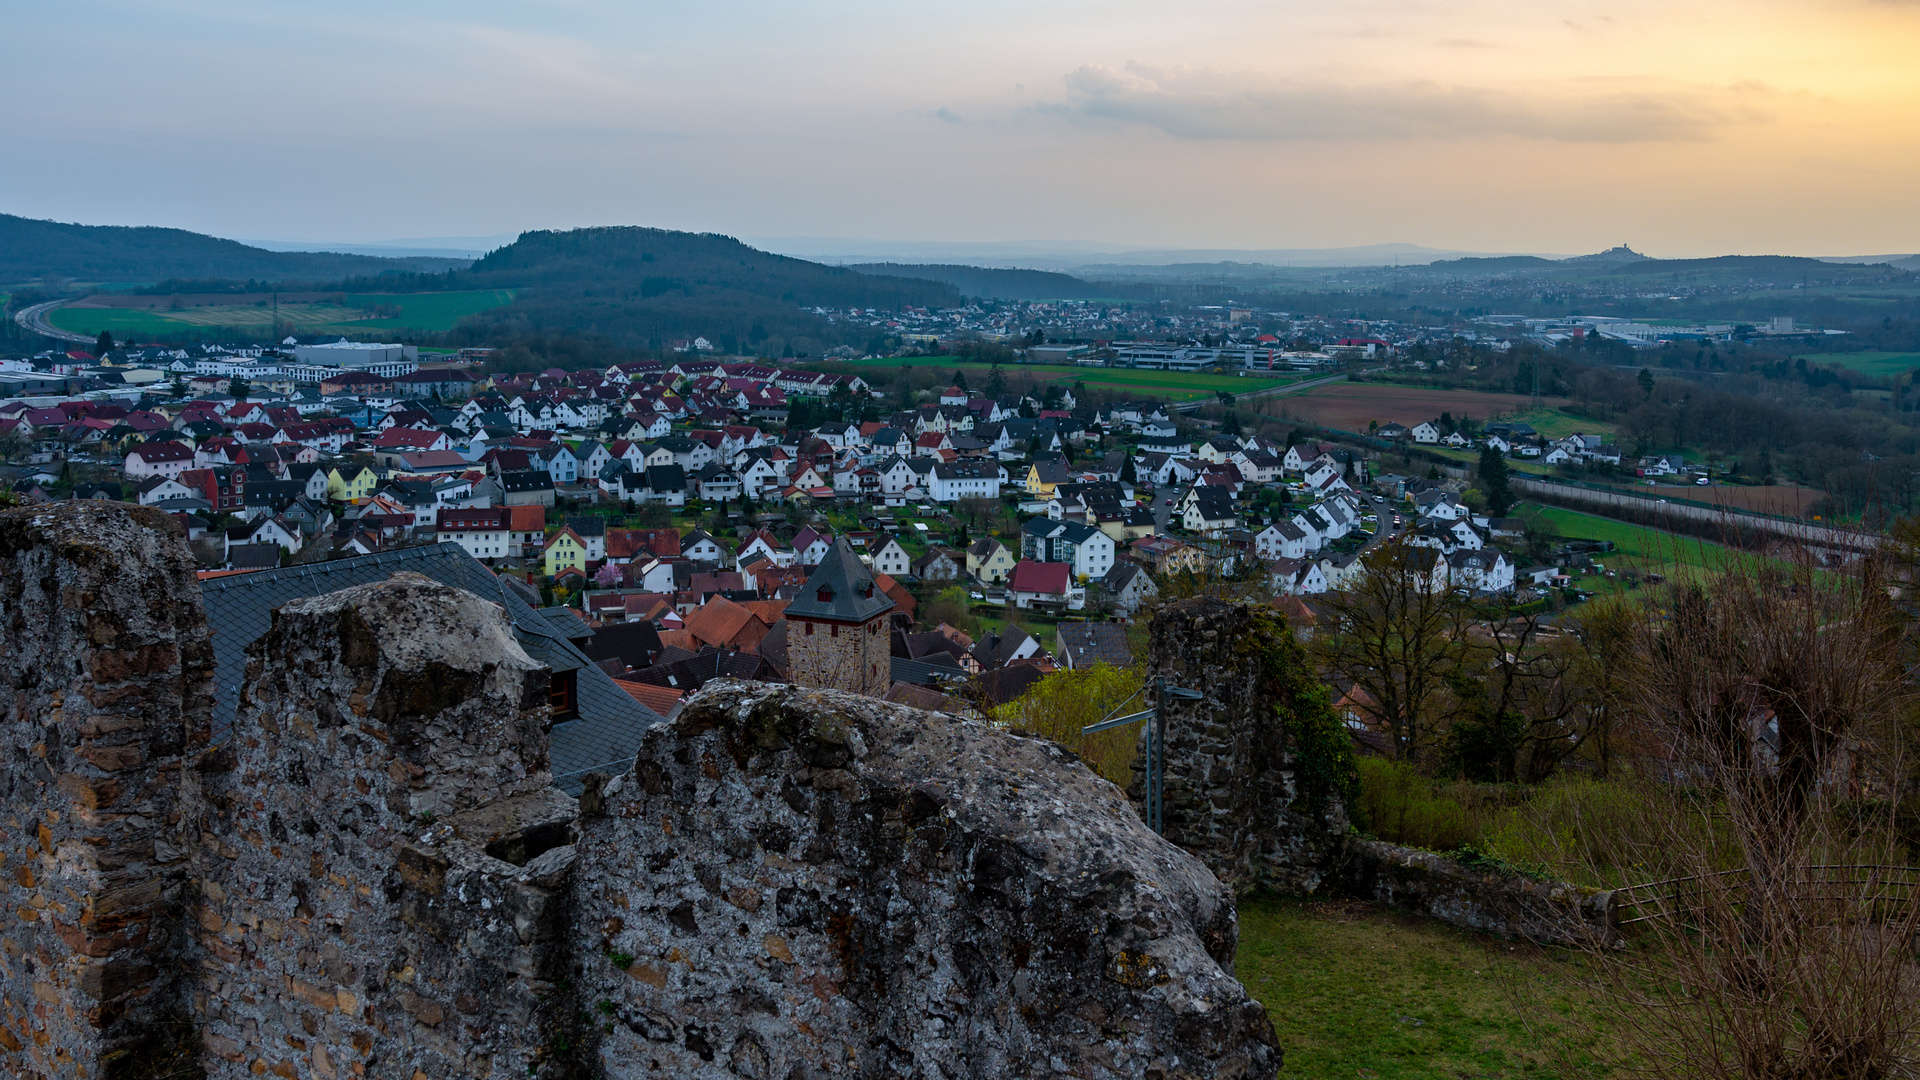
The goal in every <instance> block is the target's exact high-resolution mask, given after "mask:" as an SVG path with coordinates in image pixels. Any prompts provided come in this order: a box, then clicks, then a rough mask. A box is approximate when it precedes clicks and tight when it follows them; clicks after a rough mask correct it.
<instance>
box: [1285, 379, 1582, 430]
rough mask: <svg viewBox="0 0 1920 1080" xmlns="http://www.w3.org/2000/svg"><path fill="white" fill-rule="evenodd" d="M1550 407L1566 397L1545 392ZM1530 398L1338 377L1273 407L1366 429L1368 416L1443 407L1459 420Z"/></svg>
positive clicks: (1399, 416)
mask: <svg viewBox="0 0 1920 1080" xmlns="http://www.w3.org/2000/svg"><path fill="white" fill-rule="evenodd" d="M1540 400H1541V402H1542V403H1543V404H1545V405H1547V406H1548V407H1553V406H1558V405H1564V404H1566V401H1565V399H1563V398H1541V399H1540ZM1530 404H1531V402H1530V399H1528V397H1527V396H1526V395H1525V394H1483V393H1480V392H1478V391H1474V390H1429V389H1426V388H1424V387H1418V386H1389V385H1384V384H1381V383H1344V382H1343V383H1334V384H1332V385H1331V386H1325V387H1321V388H1319V389H1315V390H1309V391H1307V392H1306V393H1304V394H1299V395H1296V396H1292V397H1285V398H1281V399H1279V400H1278V401H1276V402H1275V404H1274V411H1275V412H1277V413H1278V414H1279V415H1281V416H1283V417H1288V418H1291V419H1296V420H1305V421H1307V422H1309V423H1313V424H1319V425H1320V426H1321V427H1330V428H1339V429H1340V430H1342V431H1357V432H1360V433H1361V434H1365V433H1366V430H1367V424H1368V422H1369V421H1378V422H1379V423H1382V424H1386V423H1401V424H1405V425H1407V426H1408V427H1412V426H1413V425H1415V424H1418V423H1420V422H1421V421H1422V420H1436V419H1439V417H1440V414H1441V413H1443V412H1450V413H1452V414H1453V418H1454V419H1455V420H1459V419H1461V418H1462V417H1468V416H1471V417H1473V418H1474V419H1475V420H1491V419H1493V418H1494V417H1497V416H1504V415H1506V414H1507V413H1511V412H1520V411H1522V410H1524V409H1526V408H1527V407H1528V406H1529V405H1530Z"/></svg>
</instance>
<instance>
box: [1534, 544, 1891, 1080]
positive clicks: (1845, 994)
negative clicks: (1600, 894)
mask: <svg viewBox="0 0 1920 1080" xmlns="http://www.w3.org/2000/svg"><path fill="white" fill-rule="evenodd" d="M1886 585H1887V582H1886V579H1885V577H1884V575H1883V570H1882V567H1881V565H1880V561H1879V560H1878V559H1877V558H1876V559H1868V560H1865V561H1863V562H1861V563H1859V564H1856V565H1855V566H1854V567H1852V568H1850V569H1849V570H1846V571H1842V572H1836V571H1833V570H1823V569H1820V568H1817V567H1816V566H1815V565H1814V564H1813V563H1812V561H1811V560H1809V559H1803V560H1801V561H1800V562H1799V563H1798V564H1794V565H1788V566H1784V567H1783V566H1782V564H1781V563H1779V562H1777V561H1770V560H1763V559H1759V558H1750V559H1748V558H1743V559H1740V560H1737V561H1736V562H1735V563H1734V564H1733V565H1732V566H1731V567H1729V568H1728V569H1727V570H1726V571H1725V572H1724V573H1723V574H1721V575H1719V576H1718V577H1717V578H1715V579H1712V580H1711V581H1704V580H1703V581H1693V582H1687V583H1683V584H1679V585H1676V586H1674V587H1672V588H1671V589H1669V590H1668V592H1667V594H1666V595H1665V596H1664V597H1663V598H1662V601H1661V602H1660V603H1657V604H1656V603H1652V602H1650V603H1648V604H1647V605H1646V606H1645V607H1644V608H1643V610H1642V611H1641V612H1640V617H1639V618H1638V620H1637V621H1636V623H1635V625H1634V627H1633V629H1632V634H1633V644H1634V647H1635V648H1634V652H1635V653H1636V654H1637V657H1638V659H1637V660H1636V661H1634V662H1633V664H1632V666H1631V670H1630V671H1629V672H1628V678H1627V680H1626V682H1625V684H1624V685H1625V687H1626V692H1625V693H1624V694H1623V696H1622V699H1621V701H1620V703H1619V704H1620V706H1621V707H1622V708H1623V710H1624V711H1625V712H1627V713H1629V714H1630V722H1631V724H1632V725H1633V727H1634V728H1635V729H1636V737H1637V741H1636V745H1637V747H1638V749H1639V751H1640V754H1641V757H1640V761H1639V766H1640V768H1639V782H1638V784H1637V787H1636V789H1635V791H1636V794H1637V796H1638V798H1637V805H1638V814H1639V816H1640V820H1639V821H1638V822H1636V823H1634V827H1633V828H1632V829H1629V830H1624V831H1625V832H1628V833H1631V834H1632V838H1631V839H1629V840H1628V841H1627V842H1625V843H1624V844H1622V843H1615V844H1614V848H1615V850H1613V851H1611V852H1609V853H1608V857H1607V858H1606V859H1605V860H1599V859H1591V860H1590V864H1589V865H1588V867H1587V872H1588V873H1590V874H1591V875H1592V877H1594V878H1595V879H1598V880H1605V879H1607V878H1609V877H1611V878H1614V879H1616V880H1617V879H1618V877H1619V876H1620V875H1621V873H1622V871H1623V870H1624V871H1626V872H1627V873H1628V875H1629V876H1632V877H1636V878H1639V879H1641V880H1643V881H1646V882H1647V884H1644V885H1641V886H1639V887H1637V888H1633V889H1630V890H1628V891H1626V892H1623V893H1621V894H1620V896H1621V898H1622V900H1623V904H1622V907H1621V909H1620V911H1621V921H1622V929H1623V930H1624V931H1625V936H1624V938H1623V939H1621V940H1619V941H1603V940H1599V939H1598V938H1597V937H1596V938H1594V939H1592V940H1591V946H1592V947H1591V950H1590V958H1591V960H1592V961H1593V963H1592V965H1591V969H1592V970H1594V971H1596V972H1597V973H1598V975H1599V981H1600V984H1601V987H1602V988H1603V989H1604V990H1605V991H1606V998H1605V1000H1607V1001H1609V1002H1610V1003H1611V1004H1612V1006H1613V1007H1614V1008H1615V1009H1616V1010H1617V1013H1618V1015H1617V1023H1616V1024H1615V1025H1614V1030H1615V1033H1616V1037H1617V1038H1619V1039H1620V1040H1621V1041H1622V1042H1623V1043H1624V1045H1625V1046H1626V1048H1627V1049H1628V1050H1629V1051H1630V1056H1631V1058H1632V1070H1631V1071H1635V1072H1637V1073H1639V1074H1641V1075H1645V1076H1652V1077H1661V1078H1666V1077H1675V1078H1678V1077H1690V1078H1691V1077H1713V1078H1719V1077H1726V1078H1733V1077H1740V1078H1744V1080H1789V1078H1791V1080H1841V1078H1856V1077H1887V1078H1892V1077H1906V1076H1914V1075H1916V1071H1915V1070H1916V1069H1920V970H1917V969H1916V966H1915V956H1914V953H1913V942H1914V935H1915V932H1916V930H1917V929H1920V904H1917V903H1916V893H1915V889H1916V888H1920V875H1916V874H1915V873H1913V872H1912V871H1910V870H1907V869H1905V868H1904V865H1905V863H1906V862H1908V861H1909V860H1908V858H1907V854H1906V847H1905V845H1904V844H1903V843H1902V842H1901V838H1900V836H1899V834H1898V821H1899V817H1900V806H1901V802H1902V797H1903V789H1904V786H1905V784H1906V781H1907V777H1906V775H1905V773H1906V770H1905V759H1906V752H1905V749H1904V748H1905V745H1906V742H1907V730H1906V729H1907V726H1908V724H1909V722H1910V715H1909V713H1910V710H1911V708H1912V705H1913V701H1914V699H1913V693H1912V688H1911V685H1910V682H1909V678H1908V675H1907V670H1908V669H1907V663H1906V661H1907V641H1906V635H1905V629H1906V627H1905V622H1906V620H1905V619H1904V617H1903V616H1902V614H1901V612H1900V611H1899V609H1898V608H1897V607H1896V605H1895V604H1894V603H1893V602H1892V601H1891V600H1890V598H1889V590H1888V589H1887V587H1886ZM1585 831H1586V830H1583V829H1580V828H1577V827H1576V828H1575V829H1573V830H1570V832H1569V834H1568V835H1569V837H1570V843H1571V844H1572V845H1573V846H1574V847H1576V848H1582V850H1584V851H1585V852H1586V853H1587V855H1589V856H1591V855H1593V854H1594V853H1596V852H1597V850H1598V847H1597V845H1594V844H1592V843H1588V842H1585V840H1584V838H1582V837H1581V836H1580V834H1581V833H1582V832H1585ZM1622 832H1623V830H1620V829H1615V830H1614V833H1615V835H1616V837H1617V836H1619V835H1620V834H1621V833H1622ZM1583 844H1584V847H1582V845H1583ZM1603 862H1604V863H1610V864H1612V865H1603Z"/></svg>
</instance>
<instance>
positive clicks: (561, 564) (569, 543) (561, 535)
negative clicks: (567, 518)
mask: <svg viewBox="0 0 1920 1080" xmlns="http://www.w3.org/2000/svg"><path fill="white" fill-rule="evenodd" d="M543 554H544V556H545V561H546V573H547V576H548V577H552V576H554V575H555V574H558V573H559V572H560V571H562V570H565V569H567V568H568V567H572V568H573V569H575V570H578V571H580V572H581V573H583V574H584V573H586V572H587V542H586V541H585V540H582V539H580V534H579V533H577V532H574V531H573V528H572V527H571V526H567V525H563V526H561V527H560V531H559V532H557V533H554V534H553V535H552V536H549V537H547V546H546V550H545V552H544V553H543Z"/></svg>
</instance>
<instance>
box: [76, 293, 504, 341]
mask: <svg viewBox="0 0 1920 1080" xmlns="http://www.w3.org/2000/svg"><path fill="white" fill-rule="evenodd" d="M513 295H514V294H513V292H512V290H508V289H486V290H479V291H473V292H447V293H403V294H402V293H349V294H338V293H332V294H328V293H282V294H281V296H280V305H279V311H278V317H279V320H280V323H281V325H283V326H285V327H287V328H288V329H289V330H290V331H291V332H293V333H295V334H323V333H341V334H347V333H368V332H377V331H382V330H420V331H438V330H448V329H451V328H452V327H453V325H454V324H455V323H457V322H459V321H460V320H461V319H463V318H466V317H467V316H469V315H473V314H477V313H479V312H482V311H487V310H489V309H491V308H496V307H500V306H502V305H505V304H509V303H512V302H513ZM396 310H397V312H398V314H397V315H396V314H393V313H392V312H393V311H396ZM274 317H275V310H274V307H273V302H272V299H271V297H270V296H268V295H265V294H246V295H239V296H235V295H231V294H228V295H222V294H204V295H188V296H131V295H126V294H118V295H111V296H109V295H100V294H96V295H94V296H89V297H87V298H85V299H84V300H80V301H77V302H75V303H73V304H69V305H67V306H66V307H63V308H60V309H59V310H57V311H55V312H53V314H52V315H51V316H50V320H51V321H52V323H53V324H54V325H55V326H58V327H59V328H61V329H62V330H71V331H73V332H74V333H79V334H98V333H99V332H100V331H102V330H107V331H111V332H112V333H113V335H114V337H116V338H122V339H134V340H137V339H139V338H141V337H163V336H172V335H177V334H192V333H193V332H194V331H195V330H201V329H204V330H215V329H218V330H240V331H253V332H258V333H261V334H267V333H270V332H271V331H272V329H273V320H274Z"/></svg>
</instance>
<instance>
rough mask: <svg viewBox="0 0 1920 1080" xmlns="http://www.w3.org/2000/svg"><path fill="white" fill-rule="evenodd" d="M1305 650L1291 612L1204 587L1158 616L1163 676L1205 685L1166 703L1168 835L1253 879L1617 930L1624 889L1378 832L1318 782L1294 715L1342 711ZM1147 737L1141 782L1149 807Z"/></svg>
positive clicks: (1243, 883) (1540, 924)
mask: <svg viewBox="0 0 1920 1080" xmlns="http://www.w3.org/2000/svg"><path fill="white" fill-rule="evenodd" d="M1303 661H1304V656H1303V654H1302V651H1301V648H1300V645H1299V643H1298V642H1297V641H1296V640H1295V639H1294V637H1293V635H1292V633H1291V632H1289V631H1288V630H1286V628H1285V624H1284V623H1283V622H1279V621H1278V620H1277V619H1276V618H1275V616H1274V615H1273V613H1272V611H1271V610H1269V609H1266V608H1263V607H1261V606H1259V605H1253V604H1246V603H1229V602H1227V601H1223V600H1216V599H1209V598H1195V599H1188V600H1181V601H1176V602H1174V603H1172V604H1169V605H1167V606H1166V608H1165V609H1163V610H1162V611H1161V613H1160V614H1159V615H1157V616H1156V617H1155V619H1154V621H1153V632H1152V641H1151V645H1150V648H1149V653H1148V667H1149V669H1150V671H1149V676H1150V677H1151V676H1164V677H1165V678H1166V679H1167V682H1168V683H1169V684H1170V685H1173V686H1181V687H1185V688H1188V689H1192V690H1198V691H1200V692H1201V694H1202V697H1201V698H1200V699H1199V700H1197V701H1195V700H1183V699H1170V700H1168V701H1166V702H1165V703H1164V705H1163V708H1164V711H1165V715H1166V731H1167V766H1166V784H1165V791H1166V802H1165V822H1166V836H1167V839H1169V840H1171V841H1172V842H1174V843H1175V844H1178V845H1180V846H1181V847H1182V848H1184V849H1186V850H1188V851H1191V852H1193V853H1194V854H1195V855H1196V856H1198V857H1199V859H1200V860H1201V861H1202V862H1204V863H1206V865H1207V867H1208V868H1209V869H1211V870H1212V871H1213V872H1214V874H1215V875H1216V876H1218V877H1219V878H1220V880H1221V881H1223V882H1225V883H1227V884H1228V885H1229V886H1230V887H1232V888H1233V889H1234V890H1235V891H1236V892H1240V893H1246V892H1251V891H1254V890H1258V889H1271V890H1275V891H1279V892H1287V893H1312V892H1316V891H1320V890H1323V889H1329V888H1331V889H1337V890H1338V891H1340V892H1343V893H1345V894H1346V895H1349V896H1355V897H1360V898H1363V899H1367V900H1373V901H1377V902H1379V903H1381V904H1385V905H1388V906H1391V907H1396V908H1400V909H1402V910H1407V911H1413V912H1417V913H1419V914H1422V915H1427V916H1430V917H1432V918H1436V919H1439V920H1441V921H1443V922H1448V923H1451V924H1453V925H1455V926H1461V927H1466V928H1468V929H1472V930H1481V931H1486V932H1489V933H1494V934H1498V935H1501V936H1503V937H1509V938H1524V939H1529V940H1534V941H1549V942H1555V943H1559V944H1566V945H1586V944H1591V943H1592V942H1595V941H1607V940H1611V939H1613V938H1614V937H1615V936H1616V935H1615V931H1614V928H1613V927H1614V900H1613V894H1611V893H1607V892H1596V891H1594V890H1591V889H1582V888H1579V887H1577V886H1573V885H1569V884H1567V883H1565V882H1555V881H1534V880H1530V879H1528V878H1525V877H1518V876H1511V875H1502V874H1497V873H1490V872H1488V871H1486V870H1476V869H1472V868H1469V867H1466V866H1463V865H1461V864H1460V863H1459V862H1456V861H1455V860H1453V859H1450V858H1447V857H1446V856H1444V855H1439V854H1436V853H1434V852H1431V851H1421V850H1418V849H1415V848H1406V847H1398V846H1395V845H1393V844H1387V843H1382V842H1381V841H1378V840H1371V839H1367V838H1365V837H1363V836H1359V835H1356V834H1355V833H1354V832H1353V831H1352V830H1351V829H1350V828H1349V818H1348V814H1347V810H1346V807H1345V806H1344V805H1343V804H1342V802H1341V799H1340V797H1339V795H1338V794H1337V793H1335V792H1324V793H1320V794H1321V797H1320V798H1318V799H1315V798H1313V797H1312V794H1313V793H1310V792H1304V791H1303V790H1302V786H1303V785H1302V782H1301V781H1302V777H1303V776H1304V775H1306V774H1307V773H1308V772H1309V771H1310V769H1311V766H1310V765H1309V764H1308V763H1307V762H1305V761H1303V760H1302V752H1301V749H1300V747H1299V746H1297V745H1296V744H1295V740H1294V739H1293V737H1292V736H1291V735H1290V733H1289V732H1288V730H1287V726H1286V723H1285V722H1284V721H1283V719H1282V716H1283V715H1287V716H1293V717H1296V718H1299V717H1312V716H1318V717H1320V718H1322V719H1323V720H1325V721H1328V722H1332V714H1331V712H1330V711H1328V710H1327V706H1326V701H1325V697H1324V695H1325V689H1324V687H1322V686H1320V685H1319V683H1318V682H1317V680H1314V679H1312V677H1311V676H1308V677H1306V678H1301V674H1302V673H1304V672H1305V671H1306V668H1305V667H1304V666H1303ZM1288 672H1292V673H1293V674H1292V675H1289V674H1288ZM1144 735H1145V733H1144V732H1142V736H1143V740H1144ZM1340 738H1341V739H1342V740H1344V739H1345V735H1344V731H1343V732H1341V735H1340ZM1144 749H1145V744H1144V741H1143V742H1142V744H1141V751H1140V753H1139V754H1137V755H1136V758H1135V762H1134V780H1133V783H1132V785H1131V786H1130V787H1129V789H1128V793H1129V795H1130V796H1131V798H1132V799H1133V801H1134V804H1135V805H1136V806H1137V807H1142V812H1143V813H1144V805H1143V804H1144V802H1145V795H1146V788H1145V779H1144V773H1145V758H1144Z"/></svg>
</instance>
